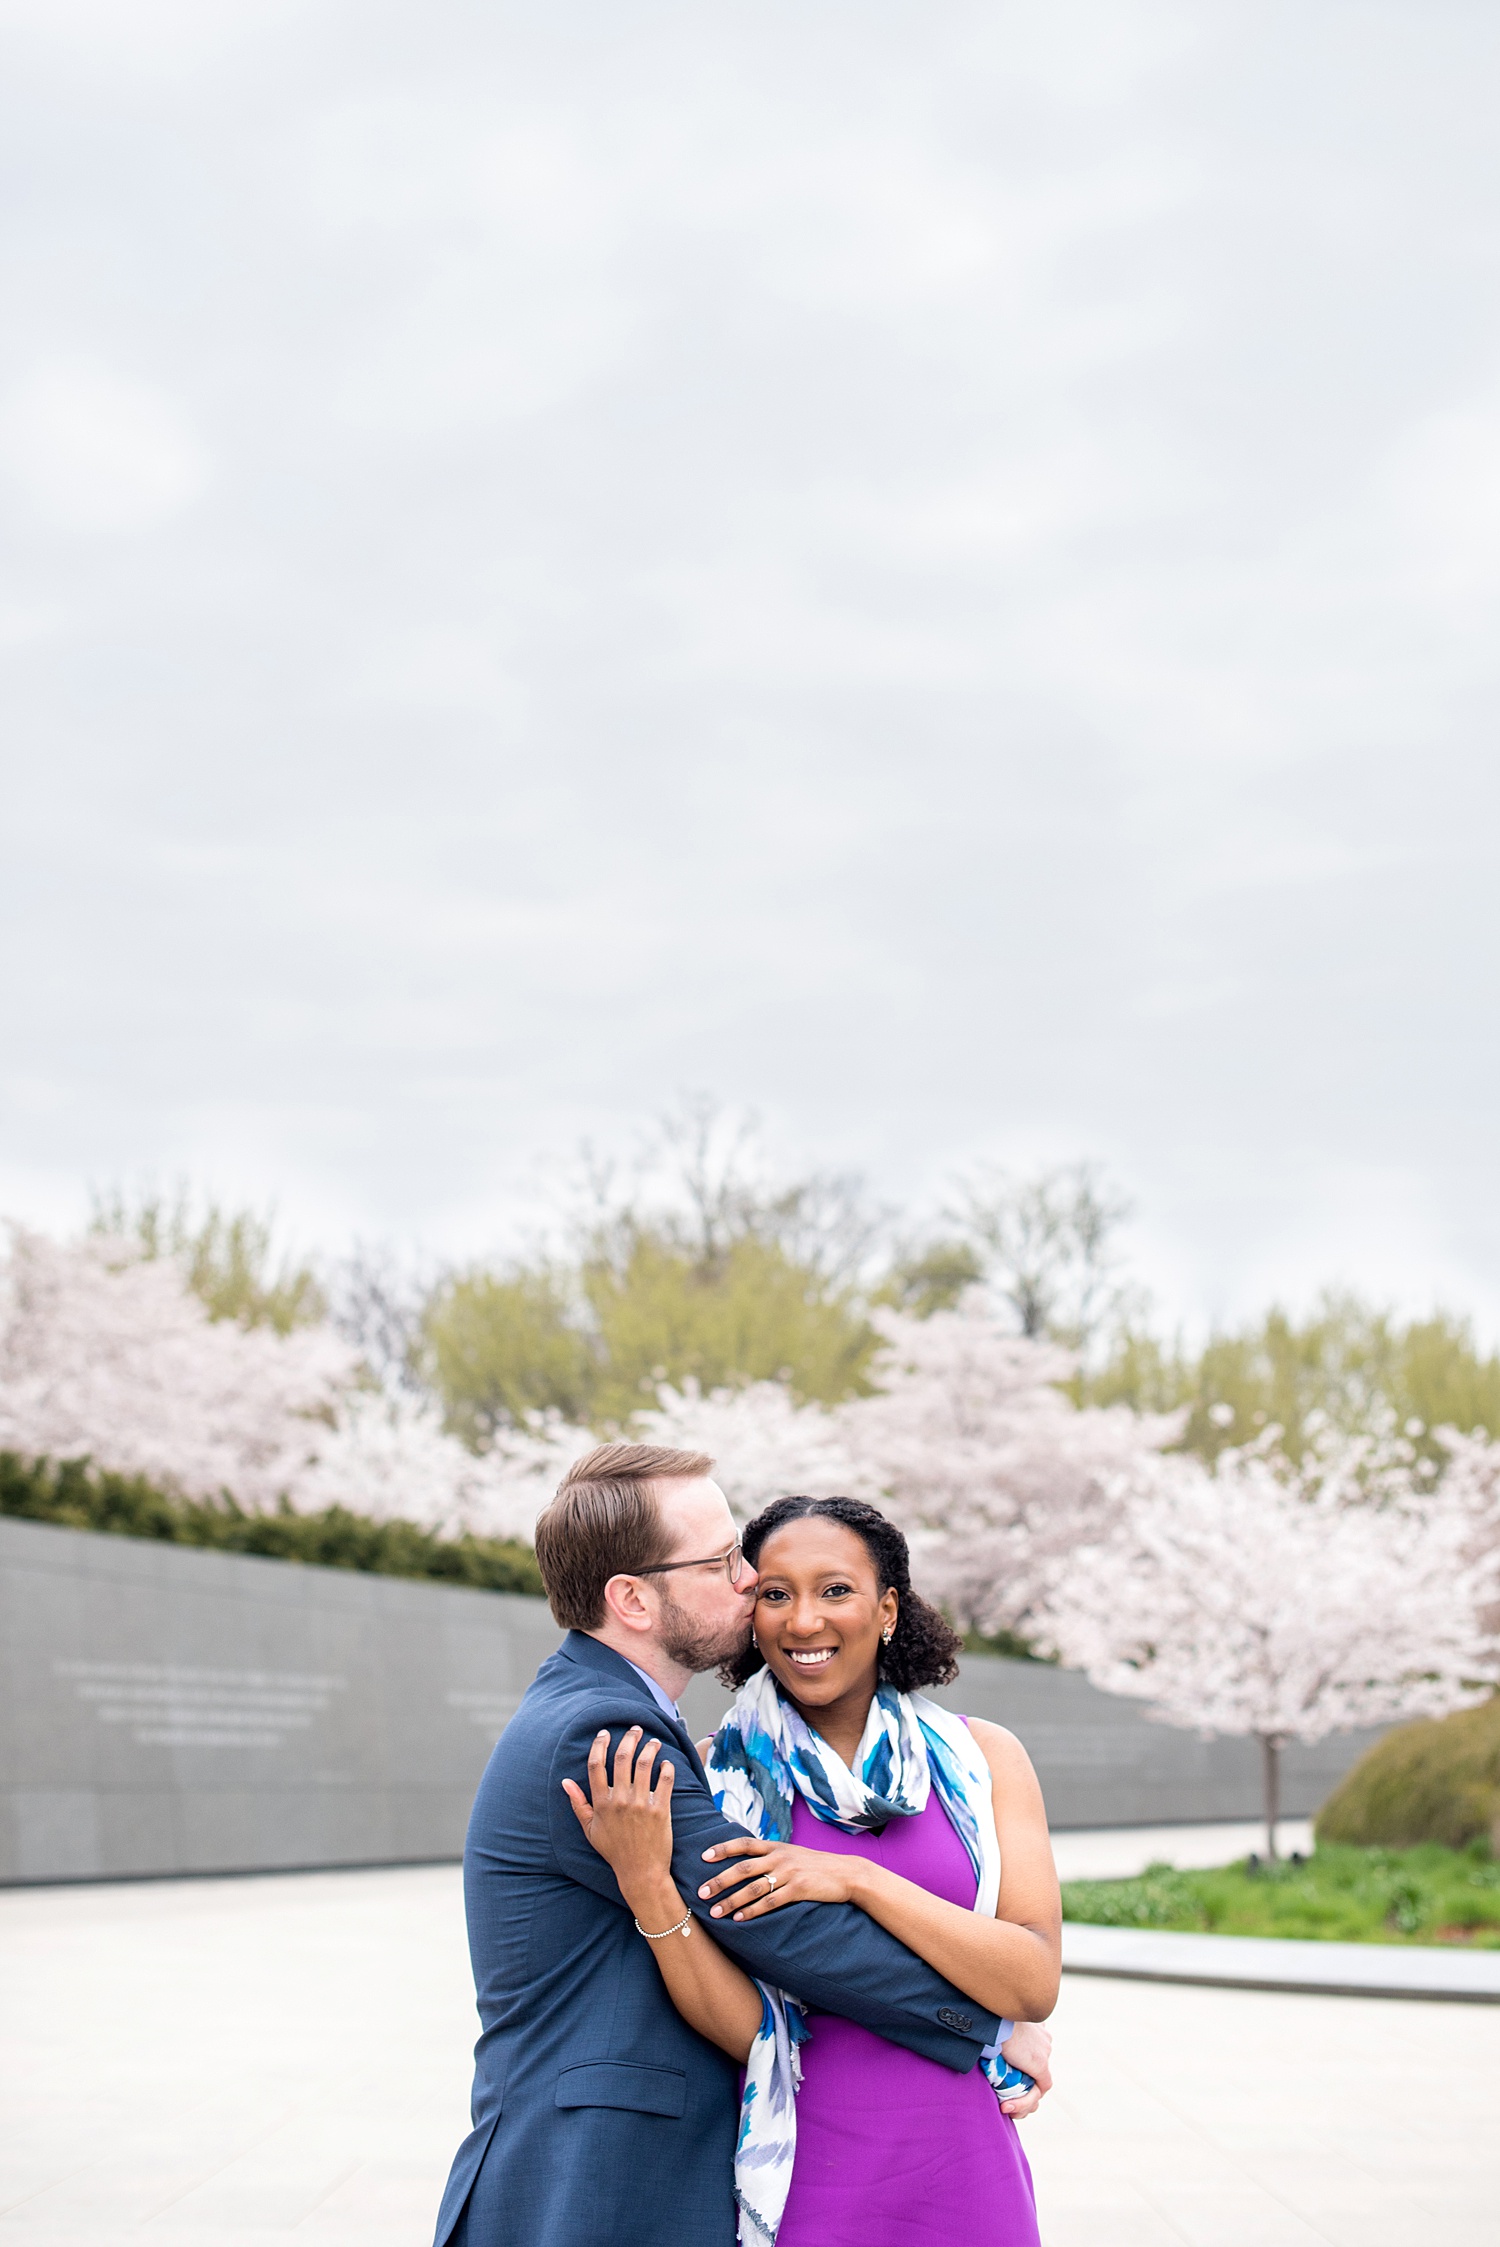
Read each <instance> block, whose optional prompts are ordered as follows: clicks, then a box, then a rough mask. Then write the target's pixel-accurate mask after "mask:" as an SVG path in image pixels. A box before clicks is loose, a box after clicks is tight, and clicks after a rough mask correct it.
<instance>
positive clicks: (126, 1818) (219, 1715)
mask: <svg viewBox="0 0 1500 2247" xmlns="http://www.w3.org/2000/svg"><path fill="white" fill-rule="evenodd" d="M558 1637H559V1633H558V1630H557V1626H556V1625H555V1624H554V1623H553V1621H552V1618H551V1616H550V1615H549V1613H548V1611H547V1609H546V1607H545V1605H544V1604H543V1603H542V1602H541V1601H540V1600H534V1599H525V1598H519V1597H516V1596H513V1595H509V1594H504V1593H492V1592H476V1591H467V1590H463V1589H460V1588H458V1587H454V1586H448V1585H441V1584H431V1583H408V1582H405V1581H403V1580H401V1579H398V1578H394V1577H387V1576H365V1575H359V1574H356V1573H354V1572H353V1571H347V1570H342V1569H324V1568H302V1567H297V1566H294V1565H292V1564H289V1563H287V1562H284V1561H273V1560H259V1559H254V1558H251V1557H248V1556H244V1555H240V1554H231V1553H212V1552H195V1551H193V1550H191V1549H187V1548H184V1547H182V1546H174V1545H159V1544H152V1543H148V1542H145V1541H143V1540H137V1539H132V1538H126V1537H105V1536H95V1535H92V1534H90V1533H88V1532H84V1531H78V1530H69V1529H58V1528H53V1527H51V1526H49V1525H43V1524H41V1523H34V1522H24V1521H10V1520H0V1693H3V1699H0V1882H11V1883H14V1882H18V1881H59V1880H98V1879H113V1878H120V1877H122V1876H130V1875H136V1876H139V1875H149V1874H170V1873H214V1872H242V1871H257V1870H271V1869H287V1868H293V1867H311V1866H331V1865H362V1864H399V1863H417V1862H422V1861H424V1860H439V1859H444V1858H452V1857H456V1856H458V1855H459V1854H460V1853H461V1851H462V1848H463V1838H464V1828H465V1825H466V1823H467V1820H468V1814H469V1805H470V1802H471V1800H472V1798H473V1793H474V1788H475V1786H476V1784H477V1782H478V1779H479V1776H480V1773H481V1772H482V1770H483V1769H484V1765H485V1761H486V1758H487V1757H488V1755H489V1752H490V1749H491V1747H492V1746H493V1744H494V1742H495V1740H496V1738H497V1737H498V1735H499V1734H500V1732H501V1731H502V1730H503V1729H504V1726H505V1724H506V1722H507V1720H508V1718H509V1717H510V1715H511V1713H512V1711H513V1710H514V1709H515V1707H516V1704H517V1702H518V1700H519V1699H520V1696H521V1694H522V1693H523V1692H524V1691H525V1689H526V1686H527V1684H528V1683H529V1681H530V1679H531V1677H532V1676H533V1674H534V1672H535V1670H536V1668H537V1665H538V1663H539V1662H541V1661H542V1660H543V1659H544V1658H545V1657H546V1656H547V1655H548V1654H549V1653H550V1652H551V1651H552V1650H553V1648H554V1647H555V1646H556V1644H557V1642H558ZM941 1698H942V1699H944V1700H945V1701H947V1702H948V1703H949V1704H950V1705H951V1706H953V1707H955V1708H960V1709H963V1710H965V1711H967V1712H969V1713H970V1714H973V1715H976V1716H988V1717H994V1718H996V1719H997V1720H998V1721H1000V1722H1003V1723H1006V1724H1008V1725H1010V1726H1011V1728H1012V1729H1013V1730H1014V1731H1015V1732H1017V1733H1018V1734H1019V1735H1020V1737H1021V1738H1022V1739H1023V1740H1024V1741H1025V1743H1026V1745H1027V1747H1028V1748H1029V1749H1030V1751H1031V1754H1032V1757H1033V1759H1034V1761H1035V1763H1036V1765H1037V1769H1038V1771H1039V1772H1040V1774H1041V1779H1042V1784H1043V1787H1044V1789H1045V1791H1046V1795H1047V1800H1048V1806H1049V1809H1050V1812H1051V1816H1052V1820H1053V1823H1054V1824H1055V1825H1057V1826H1059V1827H1067V1826H1072V1827H1078V1826H1102V1825H1147V1824H1156V1823H1172V1822H1179V1821H1188V1820H1198V1819H1229V1818H1242V1817H1253V1816H1254V1815H1255V1813H1256V1810H1257V1808H1258V1804H1259V1760H1258V1753H1257V1750H1256V1748H1255V1746H1254V1744H1253V1743H1252V1742H1247V1741H1232V1740H1218V1741H1202V1740H1198V1739H1195V1738H1194V1737H1193V1736H1192V1735H1191V1734H1189V1733H1183V1732H1179V1731H1175V1730H1171V1729H1169V1728H1167V1727H1166V1726H1163V1725H1157V1724H1153V1723H1151V1722H1150V1721H1149V1720H1148V1719H1147V1717H1146V1716H1145V1714H1144V1712H1143V1711H1142V1710H1141V1709H1140V1708H1139V1707H1138V1706H1136V1705H1135V1704H1133V1703H1131V1702H1127V1701H1120V1700H1115V1699H1112V1698H1111V1697H1109V1696H1108V1695H1105V1694H1102V1693H1098V1692H1096V1691H1095V1690H1094V1688H1093V1687H1092V1686H1090V1685H1089V1684H1088V1683H1087V1681H1086V1680H1085V1679H1083V1678H1081V1677H1078V1676H1074V1675H1072V1674H1070V1673H1068V1672H1065V1671H1060V1670H1054V1669H1050V1668H1048V1667H1046V1666H1044V1665H1042V1664H1038V1663H1027V1662H1006V1661H998V1660H993V1659H991V1658H989V1657H984V1656H970V1657H968V1658H966V1660H965V1662H964V1665H963V1676H962V1678H961V1680H960V1681H959V1683H958V1684H957V1685H956V1686H954V1687H952V1688H950V1689H949V1690H948V1691H946V1692H944V1693H943V1694H942V1695H941ZM725 1699H726V1696H725V1694H724V1693H723V1691H722V1689H721V1688H720V1687H719V1686H717V1685H716V1684H715V1683H714V1682H713V1681H712V1680H710V1679H704V1678H700V1679H698V1680H696V1681H695V1683H694V1684H693V1686H692V1687H691V1688H690V1689H689V1694H688V1697H687V1708H688V1713H689V1714H690V1716H691V1717H692V1719H693V1721H694V1724H695V1726H697V1727H701V1728H702V1729H703V1730H707V1729H709V1727H710V1726H711V1725H712V1723H713V1722H714V1720H715V1718H716V1716H717V1714H718V1712H719V1710H720V1709H721V1708H722V1707H723V1706H724V1703H725ZM1370 1737H1373V1735H1368V1734H1360V1735H1345V1736H1343V1737H1342V1738H1338V1739H1334V1740H1329V1741H1326V1742H1324V1743H1323V1744H1322V1745H1321V1746H1320V1747H1318V1748H1311V1749H1301V1748H1293V1749H1290V1750H1289V1751H1288V1753H1287V1756H1286V1758H1285V1762H1286V1773H1285V1784H1284V1803H1283V1807H1284V1809H1285V1811H1286V1813H1287V1814H1288V1815H1297V1814H1299V1813H1306V1812H1307V1811H1309V1810H1312V1809H1314V1808H1316V1806H1317V1804H1318V1803H1319V1802H1320V1801H1321V1800H1322V1798H1323V1796H1324V1795H1325V1794H1326V1793H1327V1792H1328V1791H1329V1789H1330V1788H1331V1786H1332V1785H1333V1783H1334V1781H1335V1780H1336V1779H1337V1778H1338V1777H1339V1775H1340V1774H1341V1773H1342V1772H1343V1771H1344V1770H1345V1769H1346V1768H1347V1766H1348V1764H1349V1763H1350V1762H1351V1761H1352V1759H1353V1757H1354V1756H1355V1755H1356V1754H1358V1753H1359V1752H1360V1750H1361V1749H1362V1747H1363V1746H1364V1745H1365V1742H1366V1740H1367V1739H1368V1738H1370Z"/></svg>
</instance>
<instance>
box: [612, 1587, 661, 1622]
mask: <svg viewBox="0 0 1500 2247" xmlns="http://www.w3.org/2000/svg"><path fill="white" fill-rule="evenodd" d="M604 1611H605V1613H606V1615H608V1617H609V1618H610V1620H611V1622H614V1623H620V1624H623V1626H624V1628H625V1629H626V1630H627V1631H649V1630H651V1629H652V1628H653V1627H654V1626H655V1623H656V1616H655V1614H654V1613H653V1611H652V1609H651V1608H650V1607H648V1606H647V1604H646V1600H645V1597H644V1595H643V1593H642V1590H641V1580H640V1578H639V1577H638V1576H611V1578H610V1580H609V1582H608V1583H607V1584H606V1585H605V1587H604Z"/></svg>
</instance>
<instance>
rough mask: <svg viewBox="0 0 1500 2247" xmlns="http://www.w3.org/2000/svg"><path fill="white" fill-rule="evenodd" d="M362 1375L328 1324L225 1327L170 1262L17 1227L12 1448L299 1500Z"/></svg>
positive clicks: (9, 1330)
mask: <svg viewBox="0 0 1500 2247" xmlns="http://www.w3.org/2000/svg"><path fill="white" fill-rule="evenodd" d="M354 1373H355V1364H354V1360H353V1357H352V1355H351V1353H350V1351H349V1350H348V1349H347V1347H346V1346H345V1345H344V1344H343V1343H342V1342H340V1341H339V1339H338V1337H337V1336H336V1335H334V1334H333V1333H331V1332H330V1331H329V1330H328V1329H327V1328H326V1327H302V1328H297V1329H295V1330H294V1331H293V1332H291V1333H289V1334H278V1333H277V1332H276V1331H275V1329H274V1328H273V1327H269V1326H260V1327H255V1328H249V1329H247V1328H245V1327H243V1326H240V1325H238V1324H237V1323H236V1322H235V1321H234V1320H232V1319H213V1318H211V1317H210V1316H209V1313H208V1311H207V1310H206V1309H205V1308H204V1306H203V1304H202V1303H201V1302H200V1301H199V1299H198V1297H197V1296H196V1295H195V1294H194V1293H193V1291H192V1289H191V1287H190V1286H189V1285H188V1284H187V1281H186V1278H185V1276H184V1274H183V1272H182V1271H181V1270H180V1269H179V1267H178V1265H177V1263H176V1262H175V1261H174V1260H173V1259H171V1258H168V1257H163V1258H146V1257H145V1256H143V1255H142V1253H141V1251H140V1249H139V1248H138V1247H136V1246H134V1245H132V1244H131V1243H130V1242H128V1241H124V1240H121V1239H118V1238H114V1237H110V1236H108V1235H92V1236H89V1237H87V1238H85V1239H83V1240H80V1241H74V1242H71V1243H68V1244H65V1245H64V1244H59V1243H57V1242H55V1241H51V1240H48V1239H47V1238H45V1237H44V1236H43V1235H42V1234H40V1233H34V1232H28V1231H26V1230H24V1229H23V1228H21V1227H19V1226H17V1227H14V1228H13V1229H12V1232H11V1237H10V1246H9V1254H8V1255H7V1257H6V1258H5V1261H4V1264H3V1266H0V1446H3V1447H4V1448H6V1449H8V1450H11V1451H18V1452H22V1453H25V1454H27V1455H28V1456H31V1457H44V1456H45V1457H50V1458H55V1459H77V1458H89V1459H92V1460H93V1461H94V1463H95V1464H96V1465H98V1466H100V1467H109V1468H115V1469H118V1470H119V1471H120V1472H121V1473H124V1474H139V1475H144V1476H146V1477H147V1478H148V1479H149V1480H151V1481H152V1482H155V1483H158V1484H160V1485H161V1486H163V1487H165V1488H167V1489H172V1490H176V1491H180V1492H181V1493H182V1494H183V1495H184V1496H187V1497H217V1496H218V1495H220V1494H221V1493H223V1492H226V1491H228V1492H232V1493H233V1495H234V1496H235V1497H236V1498H237V1499H238V1500H239V1502H240V1503H241V1504H242V1505H245V1506H249V1507H261V1506H267V1505H272V1504H274V1503H275V1501H276V1500H277V1498H278V1497H279V1496H280V1495H281V1494H282V1493H283V1492H284V1491H290V1490H293V1489H294V1488H295V1487H296V1486H297V1484H298V1483H299V1481H300V1479H301V1477H302V1475H303V1474H304V1472H305V1471H306V1468H307V1466H308V1463H309V1461H310V1460H311V1459H312V1458H313V1456H314V1455H315V1453H316V1451H317V1449H318V1446H319V1443H320V1441H321V1439H322V1437H323V1436H324V1435H325V1434H326V1433H327V1430H328V1428H329V1426H330V1425H331V1423H332V1422H333V1420H334V1418H335V1416H336V1413H337V1410H338V1406H339V1402H340V1399H341V1397H342V1396H343V1394H344V1393H345V1391H346V1389H347V1387H348V1385H349V1383H350V1382H351V1381H352V1379H353V1377H354Z"/></svg>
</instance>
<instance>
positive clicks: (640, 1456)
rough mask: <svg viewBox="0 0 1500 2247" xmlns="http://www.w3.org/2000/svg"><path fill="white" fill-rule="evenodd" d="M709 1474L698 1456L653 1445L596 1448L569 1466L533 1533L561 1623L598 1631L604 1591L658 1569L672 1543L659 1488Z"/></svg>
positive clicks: (704, 1458)
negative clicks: (614, 1580) (617, 1580)
mask: <svg viewBox="0 0 1500 2247" xmlns="http://www.w3.org/2000/svg"><path fill="white" fill-rule="evenodd" d="M712 1466H713V1461H712V1459H710V1458H709V1456H708V1454H707V1453H706V1452H703V1451H669V1450H668V1449H667V1448H666V1446H665V1445H664V1444H659V1443H601V1444H600V1445H599V1447H598V1449H597V1450H596V1451H586V1452H585V1453H584V1455H583V1457H582V1458H581V1459H575V1460H574V1462H573V1464H572V1466H571V1467H570V1468H569V1469H568V1471H567V1473H566V1474H565V1475H564V1477H563V1479H562V1481H561V1482H560V1483H559V1485H558V1490H557V1496H556V1497H555V1498H554V1499H553V1501H552V1503H551V1505H550V1506H549V1507H548V1508H547V1510H546V1512H545V1513H544V1514H543V1515H542V1517H541V1519H540V1521H539V1522H538V1523H537V1525H536V1562H537V1566H538V1568H539V1569H540V1570H541V1572H542V1582H543V1583H544V1584H545V1586H546V1587H547V1599H548V1602H549V1604H550V1606H551V1608H552V1612H553V1614H554V1615H555V1616H556V1617H557V1620H558V1621H559V1623H562V1624H565V1625H566V1627H567V1628H568V1629H569V1630H571V1631H596V1630H597V1629H598V1628H599V1625H600V1624H601V1623H602V1622H603V1621H604V1587H605V1585H606V1584H607V1583H608V1582H609V1580H610V1578H611V1576H632V1575H634V1574H635V1573H636V1572H637V1571H638V1570H640V1569H642V1568H652V1567H655V1565H656V1564H657V1563H658V1562H659V1561H664V1560H665V1559H666V1558H667V1556H668V1554H669V1552H670V1551H671V1548H672V1540H671V1538H670V1536H669V1535H668V1533H667V1526H666V1523H665V1522H664V1521H663V1520H662V1515H661V1501H660V1498H659V1496H658V1493H657V1488H656V1486H657V1484H658V1483H659V1482H688V1481H692V1480H694V1479H696V1477H697V1476H699V1475H706V1474H707V1473H708V1472H709V1469H710V1468H711V1467H712Z"/></svg>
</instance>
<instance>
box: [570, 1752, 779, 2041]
mask: <svg viewBox="0 0 1500 2247" xmlns="http://www.w3.org/2000/svg"><path fill="white" fill-rule="evenodd" d="M640 1738H641V1727H640V1726H639V1725H638V1724H637V1725H633V1726H632V1727H631V1729H630V1731H629V1732H627V1733H626V1734H625V1735H624V1737H623V1738H622V1739H621V1741H620V1745H619V1747H618V1748H617V1749H616V1750H615V1769H614V1779H613V1783H611V1780H610V1776H609V1772H608V1770H607V1768H606V1750H607V1748H608V1746H609V1734H608V1733H607V1732H601V1733H600V1734H599V1736H598V1738H597V1739H596V1740H595V1742H594V1744H593V1747H592V1748H591V1749H590V1750H589V1791H588V1794H587V1796H585V1794H584V1792H583V1789H582V1787H580V1786H578V1785H577V1784H576V1783H575V1782H574V1781H573V1780H572V1779H564V1781H563V1789H564V1792H565V1793H566V1795H567V1797H568V1800H569V1802H570V1803H571V1804H572V1805H573V1812H574V1815H575V1816H576V1818H577V1820H578V1823H579V1824H580V1825H581V1826H582V1828H583V1830H584V1832H585V1834H586V1835H587V1836H588V1838H589V1840H590V1842H592V1844H593V1846H594V1848H595V1849H597V1850H598V1852H599V1854H600V1856H601V1857H602V1858H603V1859H604V1861H605V1863H606V1864H607V1865H609V1866H610V1867H611V1868H612V1869H613V1872H614V1876H615V1879H616V1880H617V1881H618V1883H619V1888H620V1894H621V1895H622V1896H623V1897H624V1899H625V1903H626V1906H627V1908H628V1909H629V1910H630V1911H631V1912H632V1913H633V1914H634V1916H635V1918H636V1920H637V1922H638V1923H639V1925H640V1926H642V1927H644V1928H646V1929H647V1930H648V1931H649V1932H650V1933H651V1934H653V1935H656V1934H660V1933H661V1932H662V1930H663V1929H665V1928H668V1927H675V1926H676V1925H677V1922H678V1921H679V1920H680V1919H684V1918H686V1919H687V1939H686V1940H685V1941H684V1939H683V1937H682V1936H681V1935H668V1936H667V1938H666V1940H665V1942H660V1943H653V1944H652V1945H651V1946H650V1947H651V1951H652V1953H653V1955H654V1957H655V1959H656V1963H657V1967H658V1969H659V1970H660V1973H661V1978H662V1980H663V1981H664V1982H665V1983H666V1985H667V1995H668V1996H669V1997H670V1998H671V2000H672V2003H673V2004H674V2005H675V2006H676V2008H677V2010H678V2012H679V2013H680V2014H681V2015H682V2017H683V2019H684V2020H685V2021H686V2022H687V2023H688V2026H689V2027H690V2028H695V2029H696V2030H697V2031H698V2034H699V2035H700V2036H706V2037H707V2038H708V2039H709V2041H710V2043H712V2044H717V2045H718V2047H719V2049H720V2050H721V2051H722V2052H727V2053H728V2054H729V2057H730V2058H731V2059H732V2060H739V2061H744V2060H746V2059H747V2058H748V2057H749V2053H750V2047H751V2045H752V2043H753V2042H754V2040H755V2035H756V2032H757V2030H758V2029H759V2027H760V2018H761V2000H760V1991H759V1990H758V1989H757V1988H756V1986H755V1984H754V1982H752V1981H751V1979H750V1977H749V1975H748V1974H742V1973H741V1972H740V1969H739V1968H738V1967H737V1966H736V1965H735V1963H734V1961H733V1959H731V1958H726V1957H725V1955H724V1953H723V1951H721V1950H720V1948H719V1946H718V1944H717V1943H716V1942H715V1941H714V1940H713V1938H712V1936H710V1935H707V1934H705V1932H704V1930H703V1929H702V1928H701V1927H700V1926H699V1925H698V1923H697V1922H696V1920H694V1919H692V1918H691V1917H689V1916H688V1907H687V1905H686V1904H685V1903H684V1902H683V1900H682V1897H681V1896H680V1895H679V1894H678V1891H677V1887H676V1884H675V1882H674V1881H673V1879H672V1870H671V1867H672V1781H673V1777H674V1772H673V1767H672V1765H671V1764H670V1763H667V1764H664V1765H663V1766H662V1773H661V1777H660V1779H659V1780H658V1781H657V1783H656V1786H655V1788H654V1789H653V1787H652V1785H651V1774H652V1767H653V1765H654V1764H655V1761H656V1756H657V1751H658V1750H659V1748H660V1747H661V1742H660V1740H648V1741H647V1742H646V1745H645V1746H644V1747H643V1748H641V1750H640V1753H639V1755H637V1754H636V1749H637V1747H638V1746H639V1744H640ZM632 1765H633V1766H634V1768H633V1769H632Z"/></svg>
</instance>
